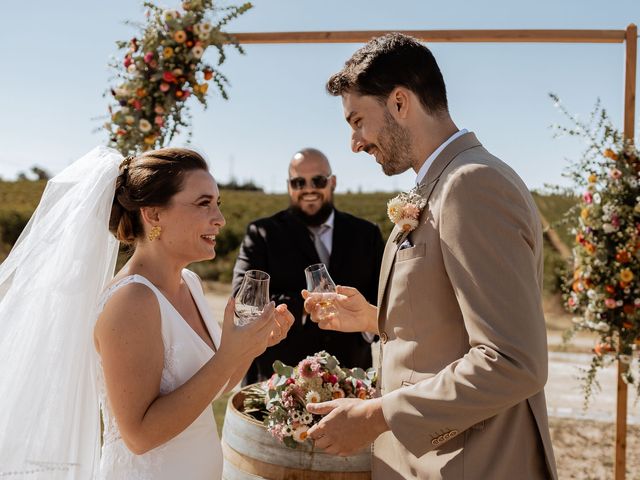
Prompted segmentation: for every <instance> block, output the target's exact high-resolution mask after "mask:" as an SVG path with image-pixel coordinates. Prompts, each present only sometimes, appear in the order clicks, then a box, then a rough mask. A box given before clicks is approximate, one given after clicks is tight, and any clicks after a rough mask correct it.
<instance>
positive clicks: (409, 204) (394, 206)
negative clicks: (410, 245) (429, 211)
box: [387, 187, 427, 243]
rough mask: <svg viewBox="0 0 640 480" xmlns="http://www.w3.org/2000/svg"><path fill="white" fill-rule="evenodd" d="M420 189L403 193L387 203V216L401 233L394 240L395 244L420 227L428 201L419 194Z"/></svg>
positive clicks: (416, 188)
mask: <svg viewBox="0 0 640 480" xmlns="http://www.w3.org/2000/svg"><path fill="white" fill-rule="evenodd" d="M418 192H419V187H415V188H413V189H411V190H410V191H409V192H402V193H400V194H399V195H397V196H395V197H393V198H392V199H391V200H389V202H387V215H389V220H391V221H392V222H393V223H394V224H395V225H396V226H398V228H399V229H400V231H399V232H398V234H397V235H396V237H395V238H394V239H393V241H394V242H395V243H400V242H402V241H403V240H404V239H405V238H406V237H407V235H409V233H411V232H412V231H414V230H415V229H416V228H417V226H418V218H420V213H421V212H422V209H423V208H424V207H425V205H426V204H427V201H426V200H425V199H424V197H422V196H421V195H420V194H419V193H418Z"/></svg>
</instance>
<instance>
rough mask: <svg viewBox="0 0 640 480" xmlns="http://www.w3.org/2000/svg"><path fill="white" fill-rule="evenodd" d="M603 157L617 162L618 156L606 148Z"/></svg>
mask: <svg viewBox="0 0 640 480" xmlns="http://www.w3.org/2000/svg"><path fill="white" fill-rule="evenodd" d="M604 156H605V157H607V158H610V159H611V160H618V155H617V154H616V152H614V151H613V150H611V149H610V148H607V149H606V150H605V151H604Z"/></svg>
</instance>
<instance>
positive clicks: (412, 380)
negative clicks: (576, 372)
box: [303, 33, 557, 480]
mask: <svg viewBox="0 0 640 480" xmlns="http://www.w3.org/2000/svg"><path fill="white" fill-rule="evenodd" d="M327 90H328V91H329V93H330V94H332V95H334V96H341V97H342V104H343V108H344V114H345V118H346V120H347V122H348V123H349V125H350V126H351V129H352V135H351V148H352V150H353V151H354V152H361V151H364V152H366V153H368V154H370V155H373V156H374V157H375V159H376V161H377V162H378V163H379V164H380V165H381V166H382V170H383V171H384V173H385V174H387V175H396V174H399V173H402V172H404V171H406V170H408V169H409V168H413V170H414V171H415V172H416V174H417V178H416V185H417V187H416V189H415V193H416V195H417V196H416V197H415V198H416V201H413V202H412V203H414V204H415V205H416V206H417V207H421V206H422V205H423V204H424V207H423V209H422V210H421V212H420V213H419V215H418V221H417V222H415V223H414V225H415V229H413V230H412V231H411V228H412V227H413V226H414V225H412V224H411V222H402V221H400V222H397V224H396V227H395V229H394V230H393V232H392V233H391V236H390V237H389V240H388V242H387V245H386V248H385V252H384V258H383V261H382V267H381V273H380V283H379V290H378V302H377V307H375V306H373V305H370V304H369V303H367V302H366V300H365V299H364V297H363V296H362V295H361V294H360V293H359V292H358V291H357V290H356V289H354V288H350V287H340V288H339V290H338V291H339V293H341V295H340V297H339V300H338V302H337V303H338V312H339V313H338V315H337V317H334V318H333V319H329V320H321V319H318V318H316V316H315V315H314V309H315V299H314V298H313V296H309V294H308V292H306V291H305V292H303V296H305V297H306V302H305V308H306V309H307V311H309V312H311V315H312V319H313V320H314V321H317V322H318V323H319V326H320V327H321V328H326V329H333V330H340V331H354V330H361V331H377V332H379V334H380V339H381V341H380V344H381V349H380V362H381V363H380V369H379V378H378V382H379V383H378V385H379V388H380V394H381V396H380V397H379V398H376V399H372V400H365V401H362V400H354V399H342V400H334V401H330V402H326V403H320V404H310V405H309V406H308V407H307V408H308V410H310V411H311V412H313V413H318V414H323V415H325V417H324V418H323V420H322V421H321V422H320V423H319V424H318V425H316V426H315V427H313V428H312V429H310V431H309V435H310V436H311V437H312V438H313V439H314V440H315V444H316V446H318V447H320V448H324V449H326V450H327V451H328V452H331V453H337V454H343V455H345V454H349V453H352V452H354V451H356V450H359V449H361V448H363V447H365V446H367V445H368V444H369V443H371V442H375V443H374V449H373V467H372V468H373V478H374V479H378V480H383V479H384V480H389V479H404V478H421V479H423V478H425V479H426V478H428V479H441V478H442V479H462V478H464V479H478V480H486V479H491V480H501V479H504V480H512V479H549V478H551V479H556V478H557V474H556V468H555V461H554V457H553V450H552V446H551V439H550V436H549V428H548V423H547V410H546V402H545V397H544V391H543V388H544V385H545V382H546V379H547V344H546V332H545V324H544V318H543V314H542V307H541V291H542V262H543V260H542V258H543V255H542V232H541V227H540V221H539V219H538V213H537V210H536V206H535V204H534V202H533V199H532V198H531V195H530V194H529V192H528V190H527V187H526V186H525V184H524V183H523V182H522V180H521V179H520V178H519V177H518V176H517V175H516V173H515V172H514V171H513V170H512V169H511V168H510V167H509V166H507V165H506V164H505V163H503V162H501V161H500V160H499V159H497V158H496V157H494V156H493V155H491V154H490V153H489V152H488V151H487V150H485V149H484V147H483V146H482V145H481V144H480V142H479V141H478V139H477V138H476V136H475V135H474V134H473V133H470V132H467V131H466V130H459V129H458V127H456V125H455V124H454V123H453V121H452V119H451V117H450V116H449V112H448V106H447V97H446V90H445V85H444V80H443V78H442V74H441V73H440V70H439V68H438V65H437V63H436V61H435V59H434V57H433V55H432V54H431V52H430V51H429V50H428V49H427V48H426V47H424V46H423V45H421V44H420V43H419V42H418V41H417V40H415V39H413V38H411V37H407V36H404V35H401V34H398V33H393V34H388V35H385V36H382V37H379V38H374V39H373V40H371V41H370V42H369V43H367V44H366V45H365V46H364V47H362V48H361V49H360V50H358V51H357V52H356V53H355V54H354V55H353V56H352V57H351V58H350V59H349V60H348V61H347V62H346V64H345V66H344V68H343V69H342V70H341V71H340V72H338V73H337V74H335V75H333V76H332V77H331V78H330V79H329V81H328V83H327ZM401 206H402V205H401ZM405 210H406V211H410V210H413V213H414V214H417V211H416V209H415V208H414V207H409V208H408V209H405ZM396 220H397V218H396ZM403 223H406V224H408V227H407V230H405V231H404V232H402V231H401V229H400V227H399V226H398V225H401V224H403Z"/></svg>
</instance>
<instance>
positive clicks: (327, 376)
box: [244, 351, 376, 448]
mask: <svg viewBox="0 0 640 480" xmlns="http://www.w3.org/2000/svg"><path fill="white" fill-rule="evenodd" d="M273 369H274V371H275V373H274V374H273V376H272V377H271V378H270V379H269V380H268V381H267V382H263V383H261V384H257V385H254V386H252V387H250V388H248V389H247V390H246V391H245V393H246V396H245V400H244V413H245V414H248V415H251V416H253V417H254V418H256V419H258V420H260V421H262V422H264V425H265V427H266V428H267V430H268V432H269V433H270V434H271V435H272V436H273V437H274V438H276V439H277V440H279V441H281V442H282V443H284V444H285V445H286V446H287V447H290V448H296V447H297V446H298V445H299V444H302V443H305V442H307V441H308V440H307V431H308V430H309V429H310V428H311V427H312V426H313V425H315V424H316V423H318V422H319V421H320V419H321V418H322V416H321V415H312V414H311V413H310V412H308V411H307V409H306V406H307V404H308V403H317V402H326V401H329V400H333V399H336V398H360V399H362V400H365V399H368V398H372V397H373V395H374V394H375V383H376V372H375V369H373V368H370V369H368V370H367V371H366V372H365V371H364V370H362V369H361V368H344V367H341V366H340V362H339V361H338V360H337V359H336V357H334V356H332V355H329V354H328V353H327V352H325V351H322V352H318V353H316V354H315V355H312V356H308V357H307V358H305V359H304V360H302V361H301V362H300V363H298V365H297V366H296V367H290V366H287V365H284V364H283V363H282V362H280V361H276V362H274V364H273Z"/></svg>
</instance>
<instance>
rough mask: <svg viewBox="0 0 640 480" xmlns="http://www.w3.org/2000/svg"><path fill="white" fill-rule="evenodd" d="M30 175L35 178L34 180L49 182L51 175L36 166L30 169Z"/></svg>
mask: <svg viewBox="0 0 640 480" xmlns="http://www.w3.org/2000/svg"><path fill="white" fill-rule="evenodd" d="M31 173H33V174H34V175H35V176H36V180H49V179H50V178H51V175H50V174H49V172H47V171H46V170H45V169H44V168H40V167H38V166H37V165H34V166H33V167H31Z"/></svg>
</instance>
